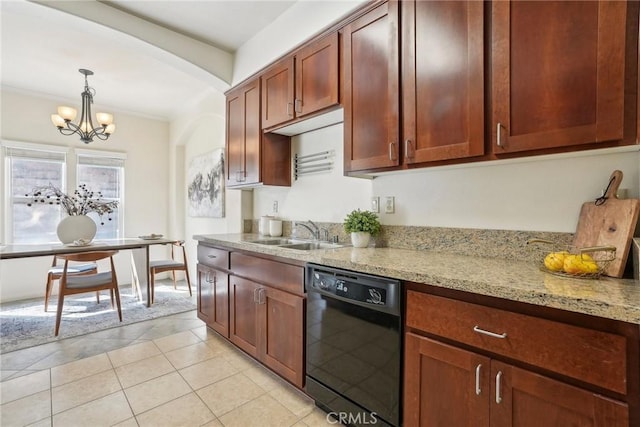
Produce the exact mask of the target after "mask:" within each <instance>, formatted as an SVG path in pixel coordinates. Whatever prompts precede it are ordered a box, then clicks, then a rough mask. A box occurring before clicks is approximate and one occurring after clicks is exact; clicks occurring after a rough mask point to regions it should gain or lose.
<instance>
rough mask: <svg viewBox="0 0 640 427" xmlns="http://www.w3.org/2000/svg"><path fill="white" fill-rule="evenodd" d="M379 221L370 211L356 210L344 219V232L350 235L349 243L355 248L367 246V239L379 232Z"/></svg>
mask: <svg viewBox="0 0 640 427" xmlns="http://www.w3.org/2000/svg"><path fill="white" fill-rule="evenodd" d="M380 227H381V226H380V220H379V219H378V216H377V215H376V214H375V213H373V212H371V211H361V210H360V209H356V210H354V211H351V213H349V214H348V215H347V217H346V218H345V219H344V231H345V232H347V233H351V243H352V244H353V246H354V247H356V248H366V247H367V246H369V239H370V238H371V236H375V235H376V234H378V233H379V232H380Z"/></svg>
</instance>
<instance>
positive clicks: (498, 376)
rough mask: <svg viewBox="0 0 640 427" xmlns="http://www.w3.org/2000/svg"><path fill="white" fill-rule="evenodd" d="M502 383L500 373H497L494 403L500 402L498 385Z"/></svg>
mask: <svg viewBox="0 0 640 427" xmlns="http://www.w3.org/2000/svg"><path fill="white" fill-rule="evenodd" d="M501 383H502V371H498V373H497V374H496V403H500V402H502V396H501V394H502V393H501V392H500V385H501Z"/></svg>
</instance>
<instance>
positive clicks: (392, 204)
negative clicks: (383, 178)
mask: <svg viewBox="0 0 640 427" xmlns="http://www.w3.org/2000/svg"><path fill="white" fill-rule="evenodd" d="M395 211H396V201H395V197H393V196H387V197H386V198H385V200H384V213H388V214H392V213H394V212H395Z"/></svg>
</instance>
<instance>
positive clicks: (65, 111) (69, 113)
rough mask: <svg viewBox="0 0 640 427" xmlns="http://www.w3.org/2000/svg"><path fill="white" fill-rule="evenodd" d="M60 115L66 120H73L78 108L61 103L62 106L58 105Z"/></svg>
mask: <svg viewBox="0 0 640 427" xmlns="http://www.w3.org/2000/svg"><path fill="white" fill-rule="evenodd" d="M58 115H59V116H60V117H62V118H63V119H64V120H67V121H73V120H75V118H76V116H77V115H78V110H76V109H75V108H71V107H65V106H64V105H61V106H60V107H58Z"/></svg>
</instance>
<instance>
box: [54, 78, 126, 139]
mask: <svg viewBox="0 0 640 427" xmlns="http://www.w3.org/2000/svg"><path fill="white" fill-rule="evenodd" d="M78 71H80V74H84V91H83V92H82V93H81V94H80V95H81V96H82V113H80V121H79V124H75V123H73V120H74V119H75V118H76V116H77V115H78V111H77V110H76V109H75V108H71V107H65V106H60V107H58V114H52V115H51V121H52V122H53V124H54V126H55V127H57V128H58V130H59V131H60V133H61V134H63V135H73V134H76V133H77V134H78V135H80V140H81V141H82V142H84V143H85V144H88V143H90V142H91V141H93V137H94V136H95V137H96V138H98V139H100V140H102V141H104V140H106V139H108V138H109V136H111V134H112V133H113V131H115V130H116V125H115V124H113V115H111V114H108V113H97V114H96V119H97V121H98V123H99V124H100V126H99V127H97V128H95V127H93V121H92V119H91V104H93V95H95V93H96V91H95V89H93V88H92V87H89V82H88V81H87V76H92V75H93V71H91V70H85V69H83V68H80V69H79V70H78Z"/></svg>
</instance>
